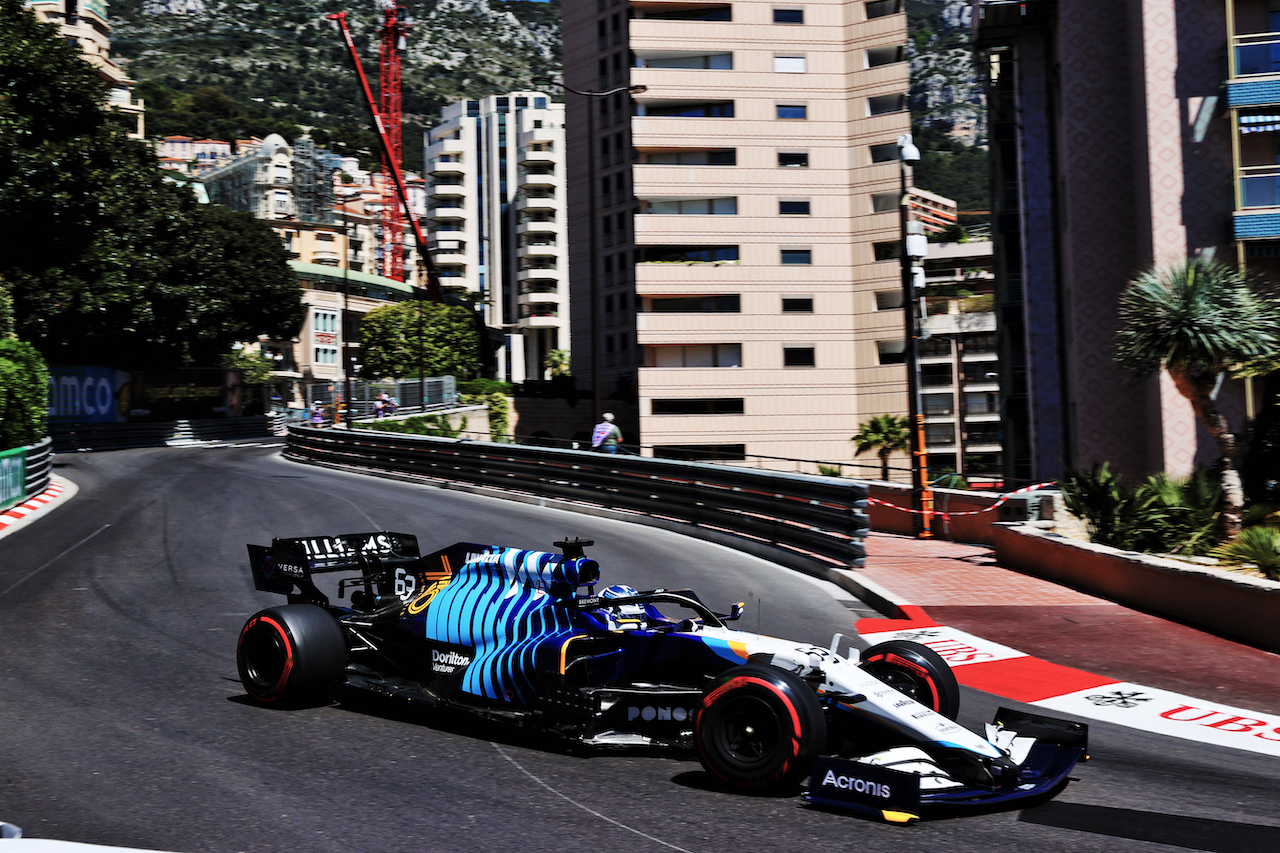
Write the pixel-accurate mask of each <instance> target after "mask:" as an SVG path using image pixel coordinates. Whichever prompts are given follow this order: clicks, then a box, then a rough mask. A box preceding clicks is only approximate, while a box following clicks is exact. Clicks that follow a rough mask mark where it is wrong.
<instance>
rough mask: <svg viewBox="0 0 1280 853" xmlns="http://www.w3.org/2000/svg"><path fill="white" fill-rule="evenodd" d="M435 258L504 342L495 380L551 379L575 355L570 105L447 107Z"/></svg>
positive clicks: (430, 182) (430, 183)
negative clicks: (570, 352)
mask: <svg viewBox="0 0 1280 853" xmlns="http://www.w3.org/2000/svg"><path fill="white" fill-rule="evenodd" d="M426 160H427V170H426V171H427V177H426V180H427V195H428V216H429V230H430V235H431V237H430V243H431V245H430V250H431V252H432V255H433V258H434V260H435V263H436V267H437V268H438V270H439V272H440V276H441V282H442V284H443V285H444V287H445V289H446V290H452V291H455V292H459V291H462V292H469V293H473V294H478V295H479V297H480V301H481V304H482V305H483V306H484V314H485V323H486V325H488V326H489V327H491V328H500V329H501V330H502V332H503V345H502V347H501V348H500V350H499V352H498V353H497V354H496V355H497V376H498V378H500V379H504V380H507V381H511V382H523V381H525V380H528V379H543V378H545V373H546V372H545V370H544V368H543V362H544V361H545V359H546V357H547V354H548V353H550V352H551V351H552V350H555V349H565V350H567V349H569V316H568V310H567V308H568V281H567V274H568V247H567V243H566V240H565V218H564V198H565V177H564V175H565V171H564V162H565V160H564V105H563V104H557V103H552V102H551V99H550V98H549V97H548V96H547V95H546V93H544V92H511V93H509V94H505V95H491V96H489V97H487V98H484V99H482V100H466V101H459V102H457V103H455V104H450V105H449V106H447V107H445V108H444V110H443V112H442V116H441V122H440V124H438V125H436V126H435V127H434V128H432V130H431V132H430V135H429V137H428V145H427V151H426Z"/></svg>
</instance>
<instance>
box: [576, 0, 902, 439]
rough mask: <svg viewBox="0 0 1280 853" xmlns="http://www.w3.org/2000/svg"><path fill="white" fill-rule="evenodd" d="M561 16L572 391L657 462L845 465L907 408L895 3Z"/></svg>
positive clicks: (767, 2)
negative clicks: (859, 439) (881, 424)
mask: <svg viewBox="0 0 1280 853" xmlns="http://www.w3.org/2000/svg"><path fill="white" fill-rule="evenodd" d="M562 8H563V16H564V26H563V41H564V66H565V81H566V84H567V85H566V88H568V89H569V90H570V92H569V94H567V95H566V101H567V105H568V119H569V121H568V123H567V124H568V137H569V138H568V140H567V144H568V161H567V162H568V167H569V181H570V199H571V206H570V210H569V219H570V232H569V233H570V235H571V240H572V241H573V242H572V245H571V246H570V259H571V260H570V263H571V266H572V268H571V276H572V305H571V310H572V323H573V329H574V337H575V346H574V350H573V372H574V375H575V376H576V377H577V378H578V380H579V386H580V387H581V386H582V384H583V383H584V380H585V381H586V382H589V383H590V384H591V386H592V389H593V396H596V397H598V398H599V399H600V405H599V407H600V408H606V409H611V410H613V411H615V412H616V413H618V414H619V422H620V423H621V424H622V427H623V430H624V433H626V434H627V440H628V441H634V440H636V439H637V437H638V439H639V441H640V442H641V443H643V444H644V445H646V446H648V447H652V452H653V453H654V454H655V455H660V456H671V457H684V458H719V459H726V460H732V459H741V458H743V457H744V456H747V455H753V456H759V455H764V456H776V457H794V458H804V459H813V460H827V461H832V462H835V461H849V460H851V459H852V453H853V445H852V444H851V442H850V437H851V436H852V435H853V434H854V432H856V431H857V428H858V425H859V424H860V423H861V422H863V421H865V420H866V419H868V418H869V417H871V416H873V415H876V414H881V413H886V412H892V413H904V412H905V411H906V410H907V400H906V377H905V375H904V369H903V363H902V362H903V351H904V340H903V338H904V333H903V317H902V310H901V300H900V299H899V300H897V303H896V305H894V303H893V301H892V300H888V299H884V298H881V299H880V300H877V294H881V293H888V292H890V291H893V292H900V289H901V284H900V281H901V278H900V268H899V260H898V258H899V236H900V235H899V206H898V205H899V198H900V192H899V180H900V173H899V168H900V163H899V161H898V153H897V145H896V140H897V138H898V136H899V135H900V134H902V133H905V132H907V131H908V130H909V128H910V117H909V115H908V113H907V111H906V92H907V63H906V62H905V52H904V43H905V41H906V17H905V14H904V13H903V8H902V4H901V2H900V0H873V2H863V0H818V1H817V2H799V3H790V2H777V0H731V1H730V2H724V1H723V0H720V1H719V2H689V1H688V0H681V2H668V0H633V2H631V3H629V4H628V3H624V2H620V0H564V3H563V7H562ZM636 86H643V87H644V90H643V91H640V92H636V91H634V90H633V91H632V92H628V91H627V87H636ZM573 90H577V91H578V92H580V93H583V92H585V93H587V94H575V93H574V91H573ZM878 305H883V306H884V307H883V308H880V307H878ZM594 414H595V415H598V414H599V412H595V413H594ZM637 434H638V435H637ZM646 452H649V451H648V450H646Z"/></svg>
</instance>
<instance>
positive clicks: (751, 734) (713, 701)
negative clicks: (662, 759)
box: [693, 664, 827, 791]
mask: <svg viewBox="0 0 1280 853" xmlns="http://www.w3.org/2000/svg"><path fill="white" fill-rule="evenodd" d="M693 725H694V740H695V742H696V744H697V747H698V758H699V760H701V762H702V766H703V767H705V768H706V769H707V772H709V773H711V774H712V775H713V776H715V777H716V778H717V779H719V780H720V781H721V782H723V783H725V784H727V785H729V786H730V787H733V788H738V789H743V790H757V791H769V790H777V789H783V788H787V787H791V786H794V785H795V784H796V783H797V782H799V781H800V780H801V779H803V778H804V776H805V775H806V774H808V772H809V770H810V768H812V767H813V762H814V759H816V758H817V757H818V753H819V752H820V751H821V750H822V748H823V746H824V745H825V744H826V741H827V720H826V717H825V716H824V715H823V712H822V706H821V704H819V702H818V697H817V696H815V695H814V692H813V688H811V687H810V686H809V685H808V684H806V683H805V682H804V681H803V680H802V679H801V678H800V677H799V676H797V675H794V674H792V673H790V672H787V671H785V670H781V669H778V668H777V667H773V666H764V665H759V664H747V665H746V666H738V667H734V668H733V669H729V670H726V671H725V672H723V673H721V674H720V676H719V677H717V678H716V680H715V681H714V682H712V684H711V686H710V687H708V688H707V690H706V692H705V693H704V694H703V697H702V701H701V702H700V703H699V705H698V709H697V711H696V712H695V714H694V723H693Z"/></svg>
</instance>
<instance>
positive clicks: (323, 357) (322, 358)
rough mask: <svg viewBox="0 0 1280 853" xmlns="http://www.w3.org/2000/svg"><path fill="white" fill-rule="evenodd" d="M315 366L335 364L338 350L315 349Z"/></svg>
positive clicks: (332, 348)
mask: <svg viewBox="0 0 1280 853" xmlns="http://www.w3.org/2000/svg"><path fill="white" fill-rule="evenodd" d="M315 363H316V364H337V363H338V348H337V347H316V357H315Z"/></svg>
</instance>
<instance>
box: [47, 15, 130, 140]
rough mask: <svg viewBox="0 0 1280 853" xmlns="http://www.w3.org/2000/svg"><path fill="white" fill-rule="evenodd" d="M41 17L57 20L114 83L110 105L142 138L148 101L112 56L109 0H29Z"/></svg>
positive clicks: (109, 98) (94, 65)
mask: <svg viewBox="0 0 1280 853" xmlns="http://www.w3.org/2000/svg"><path fill="white" fill-rule="evenodd" d="M27 4H28V5H29V6H31V8H32V9H34V10H35V13H36V15H37V16H38V17H39V18H40V20H42V21H48V22H50V23H53V24H57V25H58V27H59V28H61V30H62V34H63V35H64V36H65V37H66V38H67V40H68V41H71V42H75V43H76V44H77V45H78V46H79V47H80V51H81V52H82V53H83V54H84V58H85V59H86V60H87V61H88V62H89V64H90V65H92V66H93V67H94V69H95V70H96V71H97V72H98V76H99V77H101V78H102V80H103V81H104V82H105V83H107V85H109V86H110V87H111V89H110V91H109V92H108V94H107V106H108V107H110V108H111V109H113V110H115V111H116V112H117V113H118V114H119V115H121V116H122V117H123V118H124V119H125V120H126V121H127V122H128V123H129V126H130V128H131V131H130V133H129V135H130V136H132V137H133V138H134V139H142V138H143V131H144V122H145V118H146V116H145V113H146V105H145V104H144V103H143V102H142V101H141V100H139V99H137V98H134V97H133V80H131V79H130V78H129V75H127V74H125V73H124V71H123V70H122V69H121V68H120V66H119V65H117V64H116V63H115V62H113V61H112V59H111V21H110V19H109V18H108V17H107V3H106V0H27Z"/></svg>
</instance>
